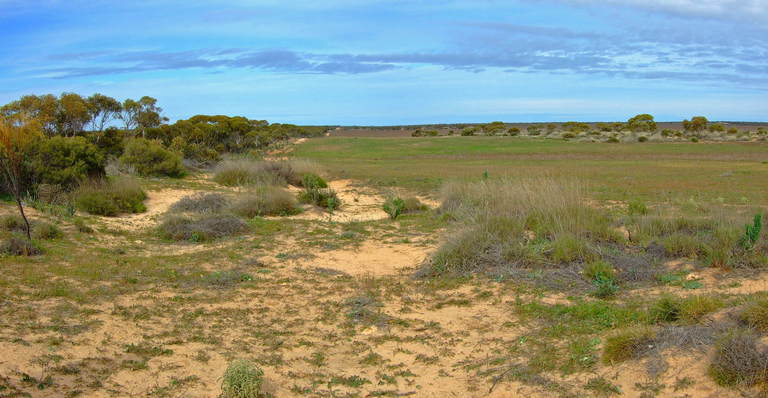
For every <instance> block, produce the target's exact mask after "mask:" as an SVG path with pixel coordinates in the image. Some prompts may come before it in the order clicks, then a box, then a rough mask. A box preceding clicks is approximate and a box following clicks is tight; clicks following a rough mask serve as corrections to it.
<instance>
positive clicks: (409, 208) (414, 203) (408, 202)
mask: <svg viewBox="0 0 768 398" xmlns="http://www.w3.org/2000/svg"><path fill="white" fill-rule="evenodd" d="M403 202H404V204H405V210H404V211H403V212H404V213H416V212H419V211H424V210H427V209H429V207H427V205H425V204H424V203H421V200H419V198H417V197H415V196H409V197H407V198H405V199H403Z"/></svg>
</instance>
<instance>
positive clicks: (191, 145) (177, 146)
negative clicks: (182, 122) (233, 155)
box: [168, 136, 220, 165]
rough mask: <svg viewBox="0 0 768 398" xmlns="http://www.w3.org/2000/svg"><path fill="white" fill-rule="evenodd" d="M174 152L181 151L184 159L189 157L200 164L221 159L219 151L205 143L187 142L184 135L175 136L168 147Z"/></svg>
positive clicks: (207, 163) (211, 162)
mask: <svg viewBox="0 0 768 398" xmlns="http://www.w3.org/2000/svg"><path fill="white" fill-rule="evenodd" d="M168 149H170V150H171V151H173V152H176V153H180V154H181V155H182V156H183V157H184V159H188V160H190V161H193V162H195V163H197V164H198V165H209V164H213V163H214V162H217V161H218V160H219V159H220V156H219V152H217V151H216V150H215V149H213V148H210V147H207V146H205V145H203V144H199V143H195V142H187V141H186V140H185V139H184V138H183V137H181V136H177V137H174V138H173V140H172V141H171V145H170V146H169V147H168Z"/></svg>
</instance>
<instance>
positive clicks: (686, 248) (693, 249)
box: [661, 232, 704, 257]
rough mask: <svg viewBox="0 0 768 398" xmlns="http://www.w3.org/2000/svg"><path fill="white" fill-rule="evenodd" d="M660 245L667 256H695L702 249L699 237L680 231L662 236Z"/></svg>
mask: <svg viewBox="0 0 768 398" xmlns="http://www.w3.org/2000/svg"><path fill="white" fill-rule="evenodd" d="M661 245H662V246H663V247H664V251H665V252H666V253H667V255H669V256H683V257H695V256H697V255H698V254H699V253H701V252H702V251H703V250H704V249H703V247H702V243H701V241H700V240H699V239H697V238H696V237H695V236H691V235H688V234H684V233H680V232H678V233H674V234H672V235H669V236H667V237H665V238H663V239H662V240H661Z"/></svg>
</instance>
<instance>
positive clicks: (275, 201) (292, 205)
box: [229, 185, 299, 218]
mask: <svg viewBox="0 0 768 398" xmlns="http://www.w3.org/2000/svg"><path fill="white" fill-rule="evenodd" d="M229 210H230V211H231V212H232V213H234V214H237V215H239V216H241V217H246V218H253V217H256V216H288V215H292V214H296V213H298V212H299V208H298V204H297V203H296V198H295V197H294V196H293V195H292V194H291V193H290V192H288V191H287V190H286V189H284V188H281V187H276V186H269V185H262V186H257V187H256V188H255V189H253V190H252V191H251V192H248V193H244V194H242V195H240V196H239V197H238V199H236V200H235V201H234V202H233V203H232V204H231V205H230V208H229Z"/></svg>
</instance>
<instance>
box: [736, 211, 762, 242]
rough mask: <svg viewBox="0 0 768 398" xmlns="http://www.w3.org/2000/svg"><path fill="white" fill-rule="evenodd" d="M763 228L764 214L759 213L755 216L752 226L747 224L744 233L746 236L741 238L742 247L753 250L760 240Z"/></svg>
mask: <svg viewBox="0 0 768 398" xmlns="http://www.w3.org/2000/svg"><path fill="white" fill-rule="evenodd" d="M762 228H763V214H762V213H758V214H755V218H754V219H753V221H752V224H751V225H750V224H747V226H746V227H745V231H744V236H742V238H741V242H740V243H741V246H742V247H743V248H744V249H747V250H749V249H751V248H753V247H754V246H755V244H756V243H757V241H758V239H760V231H761V230H762Z"/></svg>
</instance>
